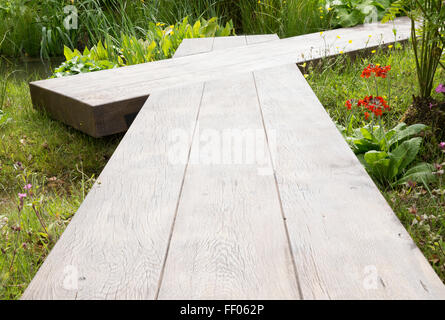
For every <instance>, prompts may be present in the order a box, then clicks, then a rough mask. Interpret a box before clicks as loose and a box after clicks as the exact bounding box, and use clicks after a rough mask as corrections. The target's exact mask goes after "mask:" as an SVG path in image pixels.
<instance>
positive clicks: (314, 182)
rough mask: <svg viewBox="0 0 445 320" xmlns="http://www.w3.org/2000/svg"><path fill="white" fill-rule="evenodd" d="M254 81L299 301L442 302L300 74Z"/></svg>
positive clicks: (441, 290)
mask: <svg viewBox="0 0 445 320" xmlns="http://www.w3.org/2000/svg"><path fill="white" fill-rule="evenodd" d="M254 74H255V81H256V85H257V88H258V96H259V101H260V105H261V109H262V113H263V117H264V123H265V128H266V132H272V131H273V132H274V133H275V134H276V146H275V148H274V149H275V150H276V152H275V155H274V159H275V161H274V168H275V177H276V181H277V185H278V188H279V193H280V197H281V203H282V206H283V211H284V215H285V218H286V224H287V228H288V232H289V237H290V242H291V246H292V252H293V256H294V258H295V264H296V270H297V274H298V280H299V284H300V287H301V292H302V297H303V299H445V286H444V285H443V283H442V281H441V280H440V279H439V277H438V276H437V274H436V273H435V272H434V270H433V269H432V267H431V266H430V264H429V262H428V261H427V260H426V259H425V257H424V256H423V255H422V253H421V251H420V250H419V249H418V248H417V246H416V245H415V243H414V242H413V240H412V239H411V237H410V236H409V234H408V232H407V231H406V230H405V228H404V227H403V225H402V224H401V223H400V221H399V220H398V218H397V217H396V215H395V214H394V212H393V211H392V209H391V208H390V206H389V205H388V204H387V203H386V201H385V199H384V198H383V196H382V195H381V193H380V191H379V190H378V188H377V187H376V186H375V184H374V183H373V181H372V180H371V178H370V177H369V175H368V174H367V173H366V171H365V169H364V167H363V166H362V165H361V163H360V162H359V161H358V159H357V157H356V156H355V154H354V153H353V152H352V151H351V149H350V148H349V146H348V144H347V143H346V141H345V140H344V138H343V137H342V135H341V134H340V132H339V131H338V130H337V128H336V127H335V124H334V123H333V122H332V120H331V119H330V117H329V115H328V114H327V112H326V111H325V109H324V108H323V106H322V105H321V103H320V102H319V100H318V99H317V97H316V96H315V94H314V92H313V91H312V89H311V87H310V86H309V84H308V83H307V82H306V81H305V79H304V77H303V75H302V74H301V72H300V71H299V70H298V68H296V67H295V65H287V66H281V67H276V68H272V69H267V70H261V71H256V72H255V73H254Z"/></svg>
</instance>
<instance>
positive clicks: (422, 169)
mask: <svg viewBox="0 0 445 320" xmlns="http://www.w3.org/2000/svg"><path fill="white" fill-rule="evenodd" d="M433 171H434V166H433V165H431V164H429V163H425V162H422V163H419V164H418V165H415V166H414V167H412V168H410V169H409V170H408V171H406V172H405V174H404V175H403V177H402V178H400V179H399V180H398V181H397V183H396V184H403V183H406V182H408V181H415V182H421V183H424V184H429V183H431V182H434V181H435V180H437V177H436V176H435V175H434V174H433Z"/></svg>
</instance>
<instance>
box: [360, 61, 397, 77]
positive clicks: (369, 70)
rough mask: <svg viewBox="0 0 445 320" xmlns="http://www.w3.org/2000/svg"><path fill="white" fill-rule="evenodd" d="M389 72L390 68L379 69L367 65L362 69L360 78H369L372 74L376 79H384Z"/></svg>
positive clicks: (379, 67) (377, 66) (378, 67)
mask: <svg viewBox="0 0 445 320" xmlns="http://www.w3.org/2000/svg"><path fill="white" fill-rule="evenodd" d="M390 70H391V66H385V67H381V66H379V65H373V64H368V66H367V67H365V68H364V69H363V71H362V74H361V76H360V77H362V78H369V77H370V76H371V75H372V74H373V73H374V74H375V76H376V77H380V78H386V75H387V73H388V72H389V71H390Z"/></svg>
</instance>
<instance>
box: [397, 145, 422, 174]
mask: <svg viewBox="0 0 445 320" xmlns="http://www.w3.org/2000/svg"><path fill="white" fill-rule="evenodd" d="M421 143H422V138H420V137H417V138H412V139H410V140H408V141H405V142H403V143H402V144H401V145H399V146H398V147H397V148H396V149H395V150H394V151H392V152H391V153H390V158H391V167H392V168H393V170H394V171H396V172H398V173H400V172H401V171H402V170H403V169H405V168H406V167H407V166H408V165H409V164H410V163H411V162H412V161H413V160H414V159H415V158H416V155H417V153H418V152H419V149H420V144H421Z"/></svg>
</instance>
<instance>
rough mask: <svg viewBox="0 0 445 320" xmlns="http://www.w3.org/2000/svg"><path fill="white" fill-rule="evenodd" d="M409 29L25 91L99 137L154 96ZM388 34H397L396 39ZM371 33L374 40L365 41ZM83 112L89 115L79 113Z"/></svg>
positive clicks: (258, 48)
mask: <svg viewBox="0 0 445 320" xmlns="http://www.w3.org/2000/svg"><path fill="white" fill-rule="evenodd" d="M410 27H411V26H410V22H409V20H408V19H407V18H399V19H397V21H396V22H395V23H394V24H391V23H388V24H385V25H381V24H372V25H367V26H358V27H354V28H346V29H337V30H331V31H327V32H325V33H324V34H323V35H320V34H319V33H315V34H309V35H304V36H299V37H291V38H287V39H282V40H276V41H272V42H264V43H256V44H253V45H251V46H248V47H237V48H231V49H227V50H216V51H212V52H204V53H201V54H197V55H189V56H184V57H181V58H175V59H167V60H162V61H156V62H151V63H145V64H140V65H134V66H128V67H123V68H118V69H112V70H104V71H99V72H94V73H86V74H80V75H75V76H71V77H64V78H59V79H49V80H41V81H36V82H32V83H30V90H31V95H32V98H33V104H34V105H35V106H37V107H39V106H40V107H43V108H45V109H46V110H48V111H49V112H50V113H51V114H52V115H53V116H54V117H55V118H56V119H59V120H62V121H64V122H65V123H67V124H69V125H71V126H73V127H75V128H77V129H79V130H81V131H83V132H86V133H88V134H90V135H93V136H96V137H98V136H103V135H107V134H112V133H116V132H120V131H123V130H125V129H126V128H127V127H128V125H127V122H129V121H128V119H129V120H131V119H132V118H134V115H135V114H136V113H137V110H138V108H140V107H141V105H142V103H141V102H142V101H143V100H144V99H145V98H146V97H147V95H148V94H149V93H150V92H152V91H154V90H158V89H163V88H170V87H178V86H184V85H188V84H192V83H201V82H205V81H209V80H212V79H218V78H229V77H230V76H233V75H237V74H242V73H245V72H250V71H254V70H259V69H263V68H267V67H273V66H279V65H283V64H287V63H299V62H302V61H306V60H311V59H317V58H320V57H324V56H331V55H335V54H338V53H339V52H340V51H344V52H354V51H357V50H360V49H363V48H365V47H368V48H369V47H375V46H378V45H380V44H382V43H386V44H388V43H393V42H394V41H395V40H396V39H397V40H399V41H400V40H406V39H408V37H409V35H410ZM393 29H396V30H397V35H396V36H394V34H393ZM371 33H372V35H373V36H372V37H371V38H369V37H368V35H369V34H371ZM338 37H340V38H338ZM349 41H352V43H349ZM78 106H79V107H78ZM82 106H85V107H86V108H87V109H90V110H89V111H88V112H83V111H82V112H80V111H79V112H78V110H79V108H81V107H82ZM64 114H68V116H67V117H66V118H64ZM79 114H80V115H79ZM84 114H85V116H84ZM107 114H112V115H116V114H117V115H119V116H120V117H121V120H120V121H119V124H118V125H116V123H115V122H114V121H111V120H110V118H104V116H105V115H107ZM91 117H93V119H91ZM122 118H123V119H127V120H122ZM130 122H131V121H130Z"/></svg>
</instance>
